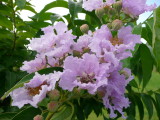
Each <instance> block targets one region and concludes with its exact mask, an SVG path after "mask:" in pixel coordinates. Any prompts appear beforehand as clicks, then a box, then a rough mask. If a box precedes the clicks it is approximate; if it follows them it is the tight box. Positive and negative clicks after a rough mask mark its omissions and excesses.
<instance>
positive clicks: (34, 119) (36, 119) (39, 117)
mask: <svg viewBox="0 0 160 120" xmlns="http://www.w3.org/2000/svg"><path fill="white" fill-rule="evenodd" d="M33 120H43V116H41V115H36V116H35V117H34V118H33Z"/></svg>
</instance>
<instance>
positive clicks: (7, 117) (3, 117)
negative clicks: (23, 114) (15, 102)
mask: <svg viewBox="0 0 160 120" xmlns="http://www.w3.org/2000/svg"><path fill="white" fill-rule="evenodd" d="M15 115H16V113H2V114H0V120H11V119H12V118H13V117H14V116H15Z"/></svg>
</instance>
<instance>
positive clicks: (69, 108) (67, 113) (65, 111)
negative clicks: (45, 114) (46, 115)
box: [51, 102, 74, 120]
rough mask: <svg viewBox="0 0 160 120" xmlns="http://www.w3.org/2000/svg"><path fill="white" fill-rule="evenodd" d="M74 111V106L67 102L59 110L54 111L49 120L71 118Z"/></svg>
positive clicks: (67, 119)
mask: <svg viewBox="0 0 160 120" xmlns="http://www.w3.org/2000/svg"><path fill="white" fill-rule="evenodd" d="M73 113H74V106H73V104H72V103H69V102H68V104H67V105H66V106H64V107H63V108H62V110H61V111H59V112H57V113H55V114H54V115H53V117H52V118H51V120H71V119H72V116H73Z"/></svg>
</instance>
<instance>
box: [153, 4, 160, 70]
mask: <svg viewBox="0 0 160 120" xmlns="http://www.w3.org/2000/svg"><path fill="white" fill-rule="evenodd" d="M159 31H160V7H158V8H157V9H156V10H155V11H154V25H153V40H152V45H153V51H154V55H155V58H156V62H157V69H158V71H159V72H160V34H159Z"/></svg>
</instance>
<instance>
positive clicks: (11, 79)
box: [5, 71, 17, 90]
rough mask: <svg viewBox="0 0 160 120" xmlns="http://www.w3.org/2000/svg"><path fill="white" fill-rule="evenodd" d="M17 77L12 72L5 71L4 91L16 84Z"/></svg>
mask: <svg viewBox="0 0 160 120" xmlns="http://www.w3.org/2000/svg"><path fill="white" fill-rule="evenodd" d="M16 79H17V75H16V74H15V73H14V72H10V71H6V81H5V82H6V83H5V88H6V90H8V89H10V88H11V87H13V85H14V84H15V83H16Z"/></svg>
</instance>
